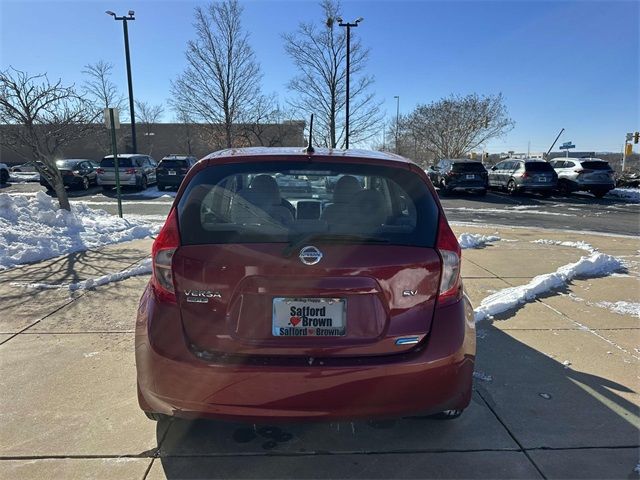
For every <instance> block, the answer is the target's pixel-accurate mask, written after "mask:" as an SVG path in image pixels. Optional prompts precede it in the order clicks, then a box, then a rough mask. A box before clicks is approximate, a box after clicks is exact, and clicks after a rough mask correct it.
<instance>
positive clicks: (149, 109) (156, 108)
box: [136, 100, 164, 155]
mask: <svg viewBox="0 0 640 480" xmlns="http://www.w3.org/2000/svg"><path fill="white" fill-rule="evenodd" d="M162 115H164V107H163V106H162V105H153V104H151V103H149V102H144V101H142V100H136V122H137V123H138V124H140V125H141V126H142V129H143V134H144V136H145V138H146V139H147V153H148V154H149V155H151V151H152V150H153V139H152V137H153V136H154V132H153V125H154V124H156V123H159V122H160V120H161V119H162Z"/></svg>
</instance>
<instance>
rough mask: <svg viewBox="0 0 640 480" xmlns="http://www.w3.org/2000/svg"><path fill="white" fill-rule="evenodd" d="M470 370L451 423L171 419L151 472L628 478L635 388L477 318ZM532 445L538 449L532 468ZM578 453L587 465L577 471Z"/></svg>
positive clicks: (634, 439)
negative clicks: (470, 386)
mask: <svg viewBox="0 0 640 480" xmlns="http://www.w3.org/2000/svg"><path fill="white" fill-rule="evenodd" d="M541 332H542V333H541V334H543V335H544V334H548V335H551V333H550V332H549V331H541ZM572 332H579V331H572ZM557 338H559V337H554V339H557ZM596 354H597V352H594V355H596ZM628 368H630V369H632V367H628ZM476 370H481V371H483V372H484V373H485V374H487V375H490V376H491V377H492V378H491V379H490V380H489V381H487V379H488V377H485V380H478V381H476V385H475V392H474V398H473V401H472V403H471V405H470V406H469V408H468V409H467V411H465V413H464V414H463V415H462V416H461V417H460V418H458V419H456V420H453V421H442V420H433V419H430V418H415V417H409V418H402V419H395V420H384V421H380V420H378V421H369V422H366V421H360V422H353V423H351V422H340V423H336V422H334V423H299V424H284V425H280V424H279V425H246V424H240V423H230V422H222V421H209V420H197V421H186V420H179V419H173V420H171V421H170V425H169V428H168V430H166V429H165V427H166V423H165V422H161V424H160V425H158V439H157V441H158V445H159V447H160V449H159V452H160V462H161V466H162V470H163V472H164V475H165V476H166V478H167V479H179V478H265V477H269V478H346V477H348V478H429V477H430V478H435V477H437V478H471V477H473V478H533V477H538V478H540V477H541V475H540V472H542V473H543V474H545V475H547V476H549V477H553V476H554V475H555V476H573V477H577V478H585V477H590V478H605V477H616V476H622V477H627V478H637V475H635V474H634V473H633V468H634V467H635V465H636V463H637V447H638V443H639V441H638V413H639V412H638V406H637V405H635V404H634V403H632V402H631V401H629V400H628V399H627V398H624V395H628V396H629V395H631V394H634V393H635V392H633V390H631V389H630V388H629V387H627V386H625V385H621V384H619V383H617V382H615V381H612V380H610V379H607V378H603V377H599V376H597V375H592V374H588V373H583V372H580V371H576V370H573V369H572V368H566V367H565V365H563V364H562V363H560V362H558V361H556V360H554V359H552V358H550V357H549V356H547V355H545V354H544V353H542V352H540V351H538V350H536V349H534V348H532V347H530V346H528V345H526V344H524V343H522V342H520V341H518V340H516V339H515V338H513V337H512V336H510V335H509V334H507V333H505V332H503V331H501V330H499V329H497V328H495V327H493V326H491V325H488V326H483V335H482V338H481V339H479V341H478V358H477V364H476ZM631 373H632V375H631V376H632V377H635V374H633V372H631ZM165 432H166V433H165ZM594 447H602V448H600V449H598V448H594ZM607 447H614V448H613V449H607ZM623 447H626V449H625V448H623ZM582 448H585V449H584V450H582ZM566 449H571V452H572V457H571V458H572V459H573V464H570V465H566V471H562V472H560V473H558V470H557V468H558V467H557V465H558V464H560V465H563V462H561V461H560V462H559V461H558V458H557V456H558V455H564V453H565V452H567V451H568V450H566ZM620 449H622V450H620ZM525 452H526V455H525ZM532 452H533V453H535V452H544V455H541V456H540V457H539V458H540V460H539V461H537V462H536V464H535V465H534V463H533V461H532V460H531V458H536V457H533V456H532ZM610 452H614V454H615V455H618V457H619V456H620V455H623V456H624V459H625V462H624V465H614V464H613V463H611V461H609V460H610V459H609V457H608V455H611V453H610ZM598 456H600V457H601V458H598ZM627 457H628V458H629V460H628V464H627V462H626V460H627ZM616 458H617V457H616ZM594 459H598V461H597V462H596V461H595V460H594ZM634 459H635V460H634ZM587 460H588V461H587ZM583 461H584V462H587V463H589V462H590V463H589V464H590V465H591V464H595V466H591V467H590V469H589V471H585V470H584V468H583ZM546 462H548V463H546ZM547 464H548V465H549V468H550V469H551V473H550V474H547V473H545V465H547ZM554 468H555V470H554ZM554 472H555V473H554ZM634 475H635V476H634Z"/></svg>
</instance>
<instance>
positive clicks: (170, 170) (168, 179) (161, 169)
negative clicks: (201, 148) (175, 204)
mask: <svg viewBox="0 0 640 480" xmlns="http://www.w3.org/2000/svg"><path fill="white" fill-rule="evenodd" d="M197 162H198V159H196V158H195V157H191V156H188V155H167V156H166V157H164V158H163V159H162V160H160V163H159V164H158V166H157V167H156V181H157V183H158V190H160V191H162V190H164V189H165V188H166V187H179V186H180V184H181V183H182V180H183V179H184V177H185V175H186V174H187V172H188V171H189V169H190V168H191V167H193V166H194V165H195V164H196V163H197Z"/></svg>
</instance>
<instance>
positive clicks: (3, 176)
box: [0, 163, 9, 185]
mask: <svg viewBox="0 0 640 480" xmlns="http://www.w3.org/2000/svg"><path fill="white" fill-rule="evenodd" d="M7 183H9V167H7V164H6V163H0V185H6V184H7Z"/></svg>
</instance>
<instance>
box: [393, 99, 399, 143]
mask: <svg viewBox="0 0 640 480" xmlns="http://www.w3.org/2000/svg"><path fill="white" fill-rule="evenodd" d="M393 98H395V99H396V153H397V154H398V155H400V147H399V145H398V136H399V129H400V95H394V96H393Z"/></svg>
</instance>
